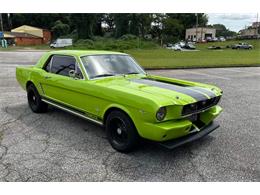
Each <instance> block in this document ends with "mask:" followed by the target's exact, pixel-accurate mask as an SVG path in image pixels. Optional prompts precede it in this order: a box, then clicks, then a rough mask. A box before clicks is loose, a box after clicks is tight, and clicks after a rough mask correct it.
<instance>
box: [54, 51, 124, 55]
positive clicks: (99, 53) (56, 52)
mask: <svg viewBox="0 0 260 195" xmlns="http://www.w3.org/2000/svg"><path fill="white" fill-rule="evenodd" d="M50 53H51V54H60V55H76V56H87V55H109V54H119V55H127V54H125V53H121V52H114V51H101V50H58V51H50Z"/></svg>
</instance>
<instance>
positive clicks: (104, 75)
mask: <svg viewBox="0 0 260 195" xmlns="http://www.w3.org/2000/svg"><path fill="white" fill-rule="evenodd" d="M109 76H115V75H114V74H99V75H96V76H94V77H93V78H97V77H109Z"/></svg>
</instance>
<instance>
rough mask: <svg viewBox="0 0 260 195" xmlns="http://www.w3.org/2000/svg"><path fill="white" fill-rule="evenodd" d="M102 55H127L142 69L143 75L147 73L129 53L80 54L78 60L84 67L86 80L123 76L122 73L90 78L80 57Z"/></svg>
mask: <svg viewBox="0 0 260 195" xmlns="http://www.w3.org/2000/svg"><path fill="white" fill-rule="evenodd" d="M102 55H121V56H129V57H130V58H131V59H132V60H133V61H134V62H135V63H136V64H137V65H138V68H140V69H141V70H142V71H143V75H147V73H146V72H145V70H144V69H143V67H142V66H140V65H139V64H138V63H137V61H136V60H135V59H134V58H133V57H132V56H131V55H128V54H89V55H80V56H79V60H80V62H81V65H82V67H83V69H84V72H85V73H86V75H87V77H88V80H99V79H104V78H109V77H115V76H124V74H118V75H111V76H109V77H99V78H92V79H90V77H89V75H88V73H87V70H86V68H85V66H84V64H83V62H82V59H81V58H82V57H88V56H102ZM139 74H142V73H139Z"/></svg>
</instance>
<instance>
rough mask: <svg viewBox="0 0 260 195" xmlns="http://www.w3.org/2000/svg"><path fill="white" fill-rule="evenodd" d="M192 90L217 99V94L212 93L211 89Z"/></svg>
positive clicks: (196, 88)
mask: <svg viewBox="0 0 260 195" xmlns="http://www.w3.org/2000/svg"><path fill="white" fill-rule="evenodd" d="M192 89H194V90H196V91H199V92H201V93H204V94H206V95H208V96H209V97H210V98H213V97H216V94H215V93H214V92H212V91H210V90H209V89H205V88H202V87H192Z"/></svg>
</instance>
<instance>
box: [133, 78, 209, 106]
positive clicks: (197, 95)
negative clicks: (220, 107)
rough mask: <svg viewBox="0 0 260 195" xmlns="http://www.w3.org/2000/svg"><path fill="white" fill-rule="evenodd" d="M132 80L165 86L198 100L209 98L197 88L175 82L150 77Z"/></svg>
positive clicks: (160, 86)
mask: <svg viewBox="0 0 260 195" xmlns="http://www.w3.org/2000/svg"><path fill="white" fill-rule="evenodd" d="M131 81H133V82H136V83H141V84H145V85H150V86H155V87H159V88H163V89H169V90H173V91H176V92H179V93H182V94H185V95H188V96H191V97H192V98H194V99H196V100H197V101H203V100H207V99H208V97H207V96H206V95H203V94H202V93H200V92H197V91H195V90H192V89H189V88H186V87H181V86H178V85H174V84H169V83H164V82H160V81H155V80H148V79H131Z"/></svg>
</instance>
